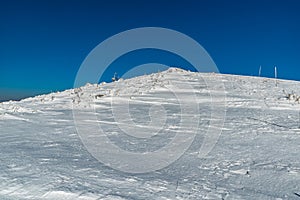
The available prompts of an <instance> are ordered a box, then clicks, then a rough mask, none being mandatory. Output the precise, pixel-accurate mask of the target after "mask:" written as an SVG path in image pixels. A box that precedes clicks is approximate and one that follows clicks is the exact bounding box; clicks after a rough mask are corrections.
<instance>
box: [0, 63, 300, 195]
mask: <svg viewBox="0 0 300 200" xmlns="http://www.w3.org/2000/svg"><path fill="white" fill-rule="evenodd" d="M220 83H221V84H220ZM223 94H224V95H223ZM225 95H226V96H225ZM298 95H300V83H299V82H295V81H284V80H278V85H277V86H276V80H274V79H267V78H259V77H242V76H233V75H221V74H210V73H193V72H187V71H184V70H180V69H176V68H171V69H169V70H167V71H164V72H160V73H156V74H151V75H145V76H141V77H136V78H133V79H128V80H120V81H118V82H114V83H109V84H104V83H102V84H99V85H97V84H87V85H86V86H84V87H81V88H76V89H71V90H66V91H64V92H58V93H52V94H48V95H41V96H37V97H34V98H28V99H24V100H22V101H19V102H13V101H10V102H3V103H0V140H1V142H0V159H1V162H0V199H64V200H65V199H171V200H173V199H300V197H299V196H300V159H299V153H300V104H299V100H298ZM225 97H226V99H225ZM224 109H225V110H224ZM225 111H226V112H225ZM224 114H226V115H224ZM223 117H224V118H223ZM182 119H183V120H182ZM223 119H224V123H223ZM95 124H96V125H97V126H99V127H100V128H101V130H102V131H103V132H105V134H106V135H107V138H109V139H110V140H111V141H112V142H113V143H114V144H115V145H118V146H119V147H120V148H121V149H123V150H124V151H128V152H137V153H140V154H143V153H144V155H145V157H144V158H147V154H146V153H145V152H155V151H158V150H159V149H161V148H163V147H164V146H166V145H167V146H168V144H170V143H172V142H174V138H176V137H177V136H176V135H181V136H183V137H181V138H179V139H180V140H178V141H180V142H181V141H182V140H184V138H187V139H186V141H187V143H188V141H189V139H191V138H190V134H193V133H196V134H195V136H194V137H193V138H192V141H191V144H190V145H188V147H187V148H182V146H179V144H178V143H175V146H173V147H171V146H170V149H172V148H175V152H174V151H169V152H168V151H166V152H168V153H166V152H163V153H162V154H161V155H162V156H161V157H158V162H157V163H154V162H153V161H151V162H149V163H148V165H151V166H149V169H150V170H152V171H150V170H149V171H150V172H146V170H145V168H143V167H146V168H147V166H141V164H142V163H143V162H147V160H148V158H147V160H144V161H139V160H129V162H130V163H127V164H126V165H125V164H124V163H122V161H123V160H122V159H123V158H122V157H121V156H120V157H119V158H118V160H117V161H119V163H120V166H116V163H118V162H115V163H114V161H113V160H110V161H111V162H112V163H111V164H112V165H111V167H109V166H107V164H108V163H101V162H99V161H98V160H97V159H96V158H95V157H97V156H95V155H94V154H93V152H92V151H91V150H90V149H89V148H88V146H87V145H92V143H89V142H91V140H85V139H84V138H85V137H91V138H93V137H95V138H96V139H99V138H97V137H96V136H95V135H94V132H93V130H92V129H91V127H92V126H94V125H95ZM209 129H214V130H215V129H221V130H222V133H221V135H218V138H213V139H217V140H216V141H215V143H211V144H210V145H211V149H209V148H208V149H209V150H210V152H208V154H207V155H205V156H199V154H201V148H203V145H204V146H205V144H204V143H206V142H207V141H206V138H210V135H209V133H210V132H209V131H208V130H209ZM215 131H216V130H215ZM82 132H84V134H85V135H82ZM80 133H81V134H80ZM153 133H155V134H153ZM151 134H152V135H151ZM177 139H178V138H177ZM84 144H85V145H84ZM103 145H105V144H103ZM176 145H177V146H176ZM176 147H177V148H178V149H181V150H180V151H179V150H178V151H179V152H177V151H176ZM181 151H182V152H181ZM98 153H101V155H100V157H101V156H103V155H104V156H103V160H104V161H108V160H109V159H110V158H113V157H114V156H116V155H114V154H111V153H112V152H111V151H109V150H107V151H106V149H105V148H103V149H101V147H99V149H98ZM176 153H180V154H179V155H176ZM182 153H183V155H182V156H181V154H182ZM120 155H123V154H120ZM153 157H154V158H156V157H155V156H153ZM141 159H142V158H141ZM115 160H116V159H115ZM154 160H155V159H154ZM164 161H165V163H164ZM122 164H124V166H122ZM152 165H153V167H152ZM164 165H166V166H164ZM135 166H137V167H136V168H135ZM151 167H152V168H151ZM122 169H124V170H122ZM143 169H144V170H145V173H141V172H142V170H143ZM147 169H148V168H147ZM155 169H157V170H155ZM135 170H136V172H139V173H134V171H135ZM139 170H140V171H139Z"/></svg>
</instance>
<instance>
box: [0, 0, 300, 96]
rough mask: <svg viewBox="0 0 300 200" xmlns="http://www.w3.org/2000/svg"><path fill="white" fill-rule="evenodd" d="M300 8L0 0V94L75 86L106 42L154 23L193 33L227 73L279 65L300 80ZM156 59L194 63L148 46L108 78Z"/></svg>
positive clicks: (292, 1) (207, 1)
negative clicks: (83, 66)
mask: <svg viewBox="0 0 300 200" xmlns="http://www.w3.org/2000/svg"><path fill="white" fill-rule="evenodd" d="M299 10H300V2H299V1H297V0H281V1H279V0H277V1H276V0H273V1H271V0H260V1H255V0H253V1H247V0H245V1H232V0H227V1H225V0H224V1H221V0H194V1H192V0H185V1H183V0H181V1H179V0H172V1H171V0H151V1H148V0H142V1H138V0H101V1H91V0H85V1H84V0H81V1H79V0H72V1H71V0H61V1H59V0H43V1H38V0H35V1H33V0H27V1H21V0H19V1H16V0H11V1H8V0H7V1H1V2H0V101H1V100H8V99H19V98H23V97H25V96H33V95H36V94H42V93H48V92H51V91H60V90H64V89H67V88H72V87H73V84H74V79H75V76H76V73H77V71H78V69H79V67H80V65H81V63H82V62H83V60H84V59H85V57H86V56H87V55H88V53H89V52H90V51H91V50H92V49H93V48H95V47H96V46H97V45H98V44H99V43H100V42H102V41H104V40H105V39H107V38H108V37H110V36H112V35H114V34H117V33H119V32H122V31H125V30H128V29H133V28H138V27H148V26H154V27H164V28H169V29H174V30H176V31H180V32H182V33H184V34H186V35H188V36H190V37H192V38H193V39H195V40H196V41H197V42H199V43H200V44H201V45H202V46H203V47H204V48H205V49H206V50H207V52H208V53H209V54H210V56H211V57H212V58H213V60H214V61H215V63H216V64H217V66H218V68H219V71H220V72H221V73H230V74H241V75H257V74H258V69H259V66H260V65H262V75H263V76H266V77H273V76H274V73H273V69H274V65H276V66H277V68H278V76H279V77H280V78H283V79H293V80H300V55H299V54H300V12H299ZM154 61H155V62H161V63H163V64H166V65H171V66H183V67H186V68H188V66H187V65H188V64H187V63H186V62H184V61H182V60H180V59H178V58H176V56H175V57H174V56H173V55H170V54H166V53H165V52H153V51H149V50H148V51H147V50H146V51H144V52H136V55H135V56H134V55H133V54H132V55H131V54H130V55H128V56H127V58H124V59H120V60H118V61H116V63H117V64H115V67H116V68H114V66H112V67H111V68H110V70H109V71H107V73H106V74H105V77H103V80H106V81H108V80H110V78H111V77H112V76H113V73H114V71H117V72H118V73H120V74H122V73H124V69H127V68H128V69H129V68H130V66H134V65H136V64H143V63H147V62H154ZM120 65H122V66H126V68H122V69H123V71H122V70H121V71H120V69H119V68H118V66H120ZM118 70H119V71H120V72H119V71H118ZM125 71H126V70H125Z"/></svg>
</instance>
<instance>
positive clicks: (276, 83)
mask: <svg viewBox="0 0 300 200" xmlns="http://www.w3.org/2000/svg"><path fill="white" fill-rule="evenodd" d="M274 70H275V81H276V87H277V86H278V81H277V67H276V66H275V69H274Z"/></svg>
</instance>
